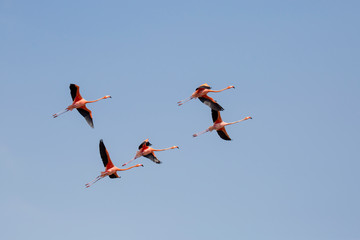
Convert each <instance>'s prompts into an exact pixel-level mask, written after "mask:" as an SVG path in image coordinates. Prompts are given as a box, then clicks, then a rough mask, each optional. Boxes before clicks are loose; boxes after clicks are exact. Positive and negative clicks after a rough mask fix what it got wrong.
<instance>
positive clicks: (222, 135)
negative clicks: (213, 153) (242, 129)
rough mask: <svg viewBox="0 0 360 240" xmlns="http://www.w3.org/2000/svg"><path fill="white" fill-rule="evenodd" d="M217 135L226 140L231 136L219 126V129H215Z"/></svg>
mask: <svg viewBox="0 0 360 240" xmlns="http://www.w3.org/2000/svg"><path fill="white" fill-rule="evenodd" d="M216 132H217V133H218V134H219V136H220V137H221V138H222V139H224V140H227V141H230V140H231V138H230V137H229V135H228V134H227V132H226V130H225V128H220V129H219V130H217V131H216Z"/></svg>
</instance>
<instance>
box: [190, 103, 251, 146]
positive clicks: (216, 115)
mask: <svg viewBox="0 0 360 240" xmlns="http://www.w3.org/2000/svg"><path fill="white" fill-rule="evenodd" d="M211 115H212V119H213V122H214V125H212V126H210V127H209V128H207V129H206V130H205V131H202V132H200V133H195V134H193V137H197V136H199V135H201V134H203V133H206V132H211V131H213V130H216V131H217V133H218V134H219V136H220V137H221V138H222V139H224V140H228V141H230V140H231V138H230V137H229V135H228V134H227V132H226V130H225V126H227V125H231V124H235V123H238V122H242V121H245V120H248V119H252V117H245V118H243V119H241V120H238V121H235V122H230V123H227V122H224V121H223V120H222V119H221V116H220V112H219V111H214V110H211Z"/></svg>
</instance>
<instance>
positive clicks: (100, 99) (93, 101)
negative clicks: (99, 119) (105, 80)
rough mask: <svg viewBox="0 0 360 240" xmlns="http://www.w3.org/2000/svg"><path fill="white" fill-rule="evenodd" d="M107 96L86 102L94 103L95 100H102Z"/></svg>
mask: <svg viewBox="0 0 360 240" xmlns="http://www.w3.org/2000/svg"><path fill="white" fill-rule="evenodd" d="M104 98H105V97H102V98H99V99H96V100H94V101H86V103H93V102H97V101H100V100H101V99H104Z"/></svg>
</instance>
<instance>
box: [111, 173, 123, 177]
mask: <svg viewBox="0 0 360 240" xmlns="http://www.w3.org/2000/svg"><path fill="white" fill-rule="evenodd" d="M109 178H120V176H119V175H117V173H114V174H111V175H109Z"/></svg>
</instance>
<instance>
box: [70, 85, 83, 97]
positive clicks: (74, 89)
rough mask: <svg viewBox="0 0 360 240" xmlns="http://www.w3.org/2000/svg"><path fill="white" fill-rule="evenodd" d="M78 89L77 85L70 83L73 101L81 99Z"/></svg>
mask: <svg viewBox="0 0 360 240" xmlns="http://www.w3.org/2000/svg"><path fill="white" fill-rule="evenodd" d="M79 89H80V87H79V86H78V85H76V84H70V93H71V97H72V99H73V101H79V100H80V99H82V97H81V95H80V90H79Z"/></svg>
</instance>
